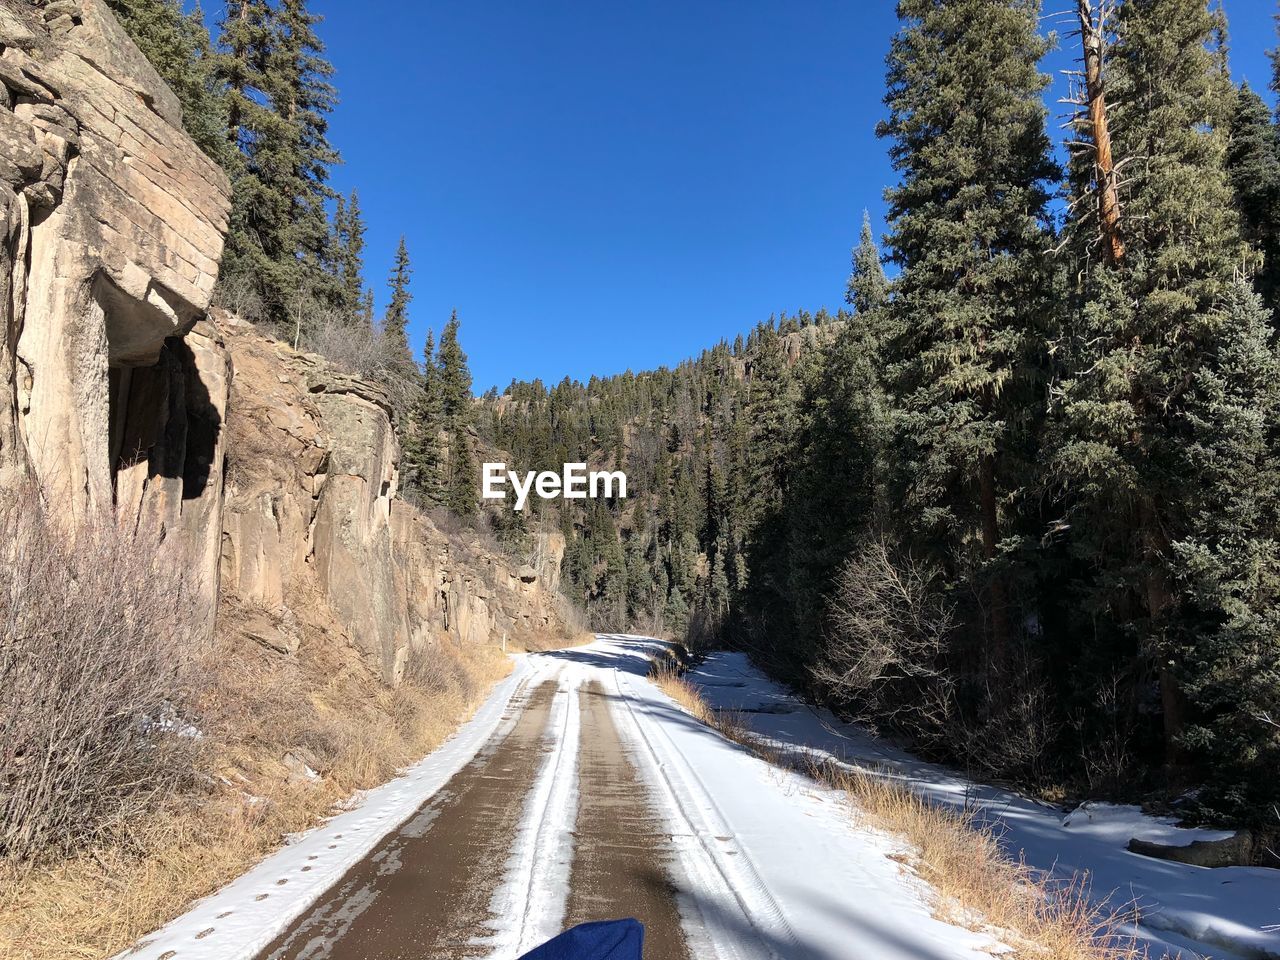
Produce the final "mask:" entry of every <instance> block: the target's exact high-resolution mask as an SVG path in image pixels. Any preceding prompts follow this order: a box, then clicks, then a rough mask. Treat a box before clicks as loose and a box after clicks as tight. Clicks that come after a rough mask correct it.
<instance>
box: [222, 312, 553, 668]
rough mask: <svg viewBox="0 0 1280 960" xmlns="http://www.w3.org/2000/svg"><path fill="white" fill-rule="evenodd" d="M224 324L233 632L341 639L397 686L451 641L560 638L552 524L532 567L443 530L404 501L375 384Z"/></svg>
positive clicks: (466, 534) (279, 645) (225, 582)
mask: <svg viewBox="0 0 1280 960" xmlns="http://www.w3.org/2000/svg"><path fill="white" fill-rule="evenodd" d="M216 331H217V337H218V340H219V341H220V342H221V343H223V344H225V345H226V349H227V351H228V353H229V356H230V362H231V365H232V367H233V368H234V370H235V375H234V377H233V379H232V386H231V396H230V401H229V403H228V406H227V422H226V433H227V436H228V444H229V446H228V448H227V451H228V466H227V479H226V491H227V492H226V504H225V507H224V509H223V516H224V520H223V527H222V529H223V534H222V586H223V593H224V599H225V602H226V603H227V604H228V605H229V607H230V608H231V609H230V613H229V616H230V617H231V619H232V621H233V622H234V623H235V624H237V625H238V627H239V628H240V629H242V630H243V631H244V632H246V633H248V634H249V635H251V636H253V637H254V639H256V640H258V641H259V642H261V643H263V644H265V645H267V646H269V647H272V648H273V649H276V650H279V651H282V652H286V653H288V652H292V651H294V650H296V649H297V645H298V644H299V643H301V642H304V641H305V638H306V636H307V635H309V634H312V633H317V634H318V633H319V632H320V631H328V632H339V633H342V634H345V635H346V636H347V637H349V638H350V640H351V641H352V642H353V643H354V644H355V645H356V646H357V647H358V648H359V649H360V650H361V651H362V652H363V653H364V654H365V655H366V657H367V658H368V659H369V660H370V661H371V662H373V663H374V664H376V665H377V667H378V669H379V670H380V672H381V674H382V676H383V678H384V679H385V680H387V681H388V682H391V683H395V682H398V681H399V679H400V677H401V676H402V675H403V672H404V670H405V667H406V664H407V663H408V661H409V659H410V658H411V657H413V656H414V655H415V654H418V655H423V656H429V655H430V648H431V647H432V646H433V645H434V644H437V643H440V642H443V641H450V642H454V643H458V644H482V643H498V642H502V641H504V640H505V641H506V642H508V643H509V644H510V645H512V646H513V647H536V646H542V645H545V644H548V643H552V642H555V641H557V640H560V641H562V640H563V639H564V638H565V636H566V634H567V632H568V629H569V628H568V627H567V626H566V624H565V618H564V608H563V600H561V599H560V597H559V595H558V593H557V589H558V584H559V569H560V560H561V559H562V557H563V554H564V540H563V538H562V536H561V535H560V533H559V532H558V531H552V532H549V533H547V534H546V535H544V536H541V537H539V538H536V542H535V548H534V551H533V556H532V557H531V562H530V563H526V564H517V563H514V562H513V561H512V560H511V558H509V557H508V556H507V555H505V554H504V553H503V552H502V551H500V550H499V549H497V548H496V546H493V547H490V546H487V545H486V544H485V543H484V542H483V540H482V539H481V538H480V536H479V535H478V534H477V533H476V532H475V531H473V530H470V529H457V530H452V531H451V532H447V531H446V530H444V529H442V528H441V527H440V526H438V525H437V524H436V523H435V522H434V521H433V520H432V519H431V518H430V517H428V516H426V515H425V514H423V513H422V512H421V511H419V510H418V509H417V508H415V507H414V506H412V505H411V504H409V503H407V502H405V501H404V500H401V499H398V498H397V497H396V492H397V487H398V483H399V455H400V454H399V445H398V443H397V441H396V435H395V430H394V426H393V414H392V409H391V405H390V403H389V401H388V400H387V398H386V397H385V396H384V395H383V394H382V393H381V392H380V391H379V390H378V389H377V388H376V387H374V386H372V385H371V384H368V383H365V382H363V381H360V380H357V379H354V378H352V377H348V376H345V375H343V374H342V373H340V372H339V371H337V370H336V369H335V368H334V367H333V366H332V365H331V364H329V363H328V362H327V361H325V360H324V359H323V358H321V357H318V356H316V355H314V354H306V353H299V352H297V351H294V350H292V349H290V348H289V347H288V346H287V345H285V344H283V343H280V342H279V341H276V340H273V339H271V338H269V337H267V336H265V335H263V334H261V333H260V332H258V331H257V330H255V329H254V328H253V327H252V326H250V325H248V324H245V323H242V322H239V321H237V320H235V319H234V318H229V317H221V318H220V319H219V321H218V324H217V326H216Z"/></svg>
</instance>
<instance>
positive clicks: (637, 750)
mask: <svg viewBox="0 0 1280 960" xmlns="http://www.w3.org/2000/svg"><path fill="white" fill-rule="evenodd" d="M654 645H655V641H647V640H645V639H643V638H638V637H624V636H607V637H602V638H601V639H600V640H598V641H597V642H596V643H595V644H593V645H591V646H589V647H585V648H582V649H583V652H584V655H591V656H594V657H595V658H596V659H597V661H599V662H600V663H601V665H602V666H607V667H609V668H611V670H612V673H613V677H612V678H610V679H609V680H606V683H607V684H608V685H607V687H606V689H610V690H612V691H616V699H615V700H614V701H613V703H612V704H611V706H612V708H613V710H614V716H615V718H616V720H617V722H618V726H619V728H620V730H621V731H622V732H623V736H624V737H625V738H626V740H627V742H628V744H629V745H630V747H631V749H632V751H633V754H634V755H635V757H636V758H637V761H638V763H639V766H640V768H641V771H642V773H643V774H644V776H645V778H646V779H647V781H648V782H649V783H650V785H651V786H652V788H653V792H654V794H655V797H656V799H657V802H658V806H659V811H660V813H661V814H662V815H663V816H664V817H665V818H666V821H667V824H668V828H669V829H670V831H671V833H672V835H673V836H672V839H673V844H674V847H675V849H676V852H677V857H678V859H679V863H678V865H677V868H678V869H677V874H678V876H677V883H678V885H679V886H680V887H681V893H680V899H681V904H680V906H681V912H682V915H684V916H685V917H686V927H687V930H686V933H687V934H688V938H689V940H690V952H691V954H692V955H694V956H698V957H714V958H717V960H766V958H769V960H773V958H784V960H846V958H849V957H875V958H877V960H978V958H986V960H989V958H990V953H989V952H988V951H989V950H991V949H992V948H994V947H996V946H997V945H996V944H994V943H993V942H992V940H991V939H990V938H989V937H986V936H983V935H981V934H977V933H973V932H971V931H969V930H965V929H961V928H958V927H954V926H950V925H948V924H945V923H943V922H941V921H939V920H937V919H935V918H934V917H933V916H932V914H931V910H930V908H929V906H928V903H927V901H926V898H925V896H924V891H923V889H922V887H921V885H920V884H919V882H918V881H915V880H913V879H911V878H910V877H908V876H906V875H904V874H903V872H902V870H901V869H900V868H899V866H898V864H897V863H896V862H894V861H892V860H890V859H889V857H888V854H891V853H894V852H895V851H898V850H900V849H901V847H900V844H898V843H897V841H895V840H894V839H892V838H889V837H887V836H885V835H883V834H878V833H873V832H869V831H866V830H859V829H858V828H857V827H856V825H855V823H854V822H853V820H852V818H851V817H850V816H849V811H848V808H847V806H846V805H845V802H844V799H843V797H837V796H836V795H835V794H834V793H832V792H831V791H826V790H822V789H820V788H817V787H816V786H815V785H814V784H813V783H812V782H811V781H808V780H806V779H804V778H801V777H798V776H795V775H792V774H790V773H786V772H783V771H781V770H778V769H777V768H775V767H772V766H770V765H769V764H767V763H764V762H763V761H761V760H759V759H757V758H755V757H754V756H753V755H752V754H751V753H749V752H748V751H747V750H745V749H743V748H742V747H740V746H738V745H737V744H734V743H731V742H730V741H728V740H725V739H724V738H723V737H721V736H720V735H719V734H718V733H716V732H715V731H713V730H711V729H710V728H708V727H706V726H704V725H703V724H701V723H699V722H697V721H695V720H693V719H692V718H691V717H689V716H688V714H686V713H685V712H684V711H683V710H681V709H680V708H679V706H678V705H676V704H675V703H674V702H673V701H672V700H670V699H669V698H668V697H667V696H666V695H665V694H663V693H662V692H661V691H659V690H658V688H657V687H656V686H654V685H653V684H652V683H650V682H649V681H648V680H647V679H645V674H646V672H647V668H648V663H647V660H646V659H645V655H646V653H647V652H650V651H652V650H653V649H654ZM700 928H701V929H700Z"/></svg>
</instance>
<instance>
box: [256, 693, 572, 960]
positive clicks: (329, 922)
mask: <svg viewBox="0 0 1280 960" xmlns="http://www.w3.org/2000/svg"><path fill="white" fill-rule="evenodd" d="M534 682H536V680H535V681H534ZM557 692H558V691H557V684H556V683H554V682H544V683H542V684H541V685H539V686H536V687H534V688H533V689H532V690H531V691H530V692H529V693H528V694H527V695H526V697H525V698H524V699H523V702H522V701H521V700H520V699H513V701H512V702H511V704H510V706H509V709H508V713H509V716H511V717H514V723H513V724H511V726H510V727H509V729H508V730H507V732H506V733H505V735H502V734H501V733H500V734H499V735H498V736H495V737H494V738H493V740H492V741H490V743H489V744H487V745H486V746H485V747H484V748H483V749H482V750H481V752H480V753H479V754H478V755H477V756H476V757H475V758H474V759H473V760H472V761H471V762H470V763H468V764H467V766H466V767H464V768H463V769H462V770H461V771H460V772H459V773H458V774H457V775H456V776H454V778H453V779H452V780H450V781H449V783H448V785H447V786H446V787H445V788H444V789H443V790H441V791H440V792H439V793H437V794H436V796H435V797H433V798H432V800H431V801H430V802H429V803H427V804H426V805H425V806H423V807H422V808H421V809H420V810H419V812H418V813H417V814H415V815H414V816H413V817H411V818H410V819H409V820H408V821H407V822H406V823H405V824H403V825H402V826H401V827H400V828H399V829H397V830H396V831H394V832H393V833H392V834H390V835H389V836H388V837H387V838H385V839H384V840H383V841H382V842H381V843H380V844H379V845H378V847H377V848H375V850H374V851H373V852H372V853H370V854H369V855H368V856H367V857H365V858H364V859H363V860H362V861H360V862H359V863H358V864H356V865H355V866H354V867H352V868H351V870H349V871H348V872H347V874H346V875H345V876H344V877H343V879H342V880H341V881H340V882H339V883H338V884H337V885H335V887H334V888H332V890H331V891H330V892H329V893H328V894H326V895H325V896H324V897H322V898H321V899H320V900H319V901H318V902H317V903H316V904H315V905H314V906H313V907H312V908H311V909H310V910H309V911H308V912H307V913H305V914H304V915H303V916H302V917H301V918H300V919H298V920H297V921H295V922H294V923H293V924H292V925H291V926H290V927H289V928H288V930H286V931H285V933H284V934H282V935H281V936H280V937H279V938H277V940H276V941H275V942H274V943H272V944H271V945H270V946H269V947H268V948H267V949H266V950H265V951H263V952H262V953H261V954H260V955H259V960H400V958H403V960H410V958H412V960H422V958H424V957H430V958H433V960H434V958H442V960H469V958H476V957H483V956H485V955H486V953H487V952H488V951H487V947H486V946H485V945H484V944H482V943H479V942H478V939H479V937H480V936H482V935H483V932H484V931H485V929H486V928H490V929H492V928H494V927H497V926H500V925H501V923H502V920H503V918H502V917H500V916H494V915H493V914H492V913H491V912H490V903H491V900H492V892H493V889H494V887H495V886H497V884H498V882H499V880H500V879H501V878H502V876H503V864H504V862H505V861H506V859H507V855H508V852H509V849H510V838H511V836H512V834H513V832H514V831H515V829H516V825H517V823H518V822H519V821H520V818H521V816H522V814H523V812H524V807H525V797H526V795H527V794H528V793H529V789H530V786H531V785H532V784H533V783H534V781H535V780H536V779H537V778H538V776H539V770H540V768H541V767H542V766H543V765H544V757H545V756H546V752H547V751H548V750H549V749H550V747H549V746H548V743H547V738H548V733H549V725H550V722H551V720H552V704H553V701H554V700H555V699H556V698H557ZM557 739H558V737H557Z"/></svg>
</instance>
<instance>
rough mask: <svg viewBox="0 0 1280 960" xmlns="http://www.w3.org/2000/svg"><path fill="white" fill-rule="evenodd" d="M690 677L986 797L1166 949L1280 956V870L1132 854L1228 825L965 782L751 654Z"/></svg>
mask: <svg viewBox="0 0 1280 960" xmlns="http://www.w3.org/2000/svg"><path fill="white" fill-rule="evenodd" d="M688 679H690V680H691V681H693V682H694V683H696V684H698V685H699V687H700V688H701V690H702V693H703V695H704V697H705V698H706V699H707V701H708V702H709V703H710V704H711V705H712V706H714V707H717V708H720V709H732V710H738V711H743V715H744V718H745V719H746V721H747V722H748V723H749V724H750V726H751V727H752V729H753V730H755V732H757V733H758V734H760V735H761V736H763V737H765V738H767V739H770V740H773V741H776V742H777V743H779V744H780V745H783V746H787V747H802V748H809V749H812V750H814V751H816V752H818V753H820V754H824V755H826V756H829V757H831V758H832V759H835V760H838V761H841V762H844V763H849V764H853V765H862V766H871V765H874V766H875V767H876V768H877V769H882V770H885V771H887V772H888V773H889V774H890V775H892V776H896V777H900V778H901V779H902V780H903V781H904V782H905V783H907V784H909V785H910V786H911V788H912V789H914V790H916V791H918V792H919V793H922V794H924V795H926V796H928V797H930V798H931V799H932V800H934V801H935V802H937V803H940V804H944V805H950V806H953V807H957V808H961V807H966V806H968V807H969V808H973V807H975V806H976V807H978V808H979V809H980V810H981V813H980V818H981V819H983V820H985V821H986V822H989V823H991V824H992V825H993V826H994V827H995V829H996V831H997V833H998V835H999V836H1000V837H1001V839H1002V842H1003V844H1004V846H1005V848H1006V850H1008V852H1009V853H1010V854H1011V855H1012V856H1013V857H1015V858H1016V857H1018V856H1019V855H1021V856H1022V857H1023V858H1024V859H1025V860H1026V862H1027V863H1028V864H1030V865H1031V866H1034V867H1038V868H1040V869H1043V870H1045V871H1047V872H1049V873H1051V874H1053V875H1055V876H1060V877H1070V876H1072V875H1073V874H1078V873H1087V875H1088V882H1089V888H1090V890H1091V892H1092V895H1093V897H1094V898H1095V899H1096V900H1098V901H1105V902H1106V903H1108V904H1110V905H1111V906H1112V907H1123V906H1127V905H1130V904H1136V905H1137V907H1138V908H1139V911H1140V913H1139V915H1140V918H1141V921H1140V925H1139V926H1138V927H1137V928H1136V929H1135V930H1134V931H1133V932H1134V933H1135V934H1137V935H1138V936H1139V937H1141V938H1143V939H1144V940H1145V941H1147V942H1148V943H1149V944H1150V946H1151V947H1152V949H1151V955H1152V956H1153V957H1159V956H1160V955H1161V952H1162V951H1164V952H1168V953H1170V954H1171V955H1174V956H1176V955H1177V953H1178V952H1179V951H1181V952H1182V954H1183V956H1185V957H1198V956H1209V955H1212V956H1213V957H1215V958H1219V960H1224V958H1241V960H1244V958H1272V960H1274V958H1280V928H1278V927H1277V926H1276V925H1277V924H1280V870H1268V869H1262V868H1248V867H1224V868H1219V869H1212V870H1211V869H1206V868H1203V867H1193V866H1188V865H1185V864H1179V863H1171V862H1168V861H1163V860H1154V859H1151V858H1149V857H1144V856H1141V855H1139V854H1135V853H1130V852H1129V851H1128V850H1126V849H1125V845H1126V844H1127V843H1128V842H1129V839H1130V838H1132V837H1135V836H1136V837H1139V838H1140V839H1143V840H1151V841H1154V842H1157V843H1164V844H1175V845H1184V844H1187V843H1191V842H1192V841H1194V840H1211V839H1220V838H1223V837H1226V836H1229V835H1230V834H1228V833H1223V832H1221V831H1212V830H1185V829H1182V828H1179V827H1178V826H1176V825H1175V824H1174V823H1173V822H1172V821H1171V820H1167V819H1160V818H1156V817H1150V816H1147V815H1145V814H1143V813H1142V812H1141V811H1140V810H1139V809H1138V808H1136V807H1129V806H1119V805H1114V804H1101V803H1088V804H1084V805H1082V806H1081V807H1079V808H1077V809H1076V810H1074V811H1071V812H1070V813H1065V814H1064V812H1063V811H1062V810H1061V809H1059V808H1056V807H1052V806H1048V805H1046V804H1041V803H1038V802H1036V801H1034V800H1029V799H1027V798H1025V797H1020V796H1018V795H1017V794H1015V793H1011V792H1009V791H1006V790H1001V789H998V788H996V787H990V786H986V785H983V784H978V783H974V782H972V781H969V780H966V779H965V778H963V777H962V776H960V775H958V774H956V773H954V772H952V771H950V770H948V769H946V768H944V767H941V766H937V765H934V764H929V763H925V762H923V761H920V760H918V759H916V758H915V757H912V756H910V755H909V754H907V753H904V752H902V751H900V750H897V749H895V748H894V747H892V746H890V745H888V744H886V743H884V742H883V741H880V740H877V739H875V738H873V737H871V736H870V735H868V734H867V733H866V731H864V730H862V729H861V728H859V727H857V726H856V725H852V724H846V723H842V722H841V721H839V720H838V719H836V717H834V716H833V715H832V714H831V713H829V712H828V711H825V710H816V709H814V708H812V707H809V706H808V705H806V704H805V703H803V702H802V701H800V700H798V699H797V698H795V697H793V696H792V695H791V694H790V693H788V692H787V691H786V690H785V689H784V688H783V687H781V686H780V685H778V684H776V683H774V682H773V681H771V680H770V679H768V678H767V677H766V676H764V675H763V674H762V673H761V672H760V671H759V670H757V669H756V668H755V667H753V666H752V665H751V663H750V661H749V660H748V659H747V658H746V656H745V655H743V654H739V653H721V654H716V655H715V656H713V657H711V658H709V659H708V660H707V661H706V662H705V663H704V664H703V665H702V666H701V667H700V668H699V669H698V670H696V671H694V672H692V673H690V674H689V677H688Z"/></svg>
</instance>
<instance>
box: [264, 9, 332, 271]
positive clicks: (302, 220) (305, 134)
mask: <svg viewBox="0 0 1280 960" xmlns="http://www.w3.org/2000/svg"><path fill="white" fill-rule="evenodd" d="M309 2H310V0H278V7H277V11H276V38H275V44H274V48H273V51H272V54H273V55H272V57H271V61H270V63H271V69H270V72H269V76H270V77H271V80H272V83H271V87H270V89H269V90H268V94H269V96H270V97H271V101H272V105H273V107H274V108H275V110H276V112H277V113H278V114H279V115H280V116H281V117H283V118H284V120H285V121H286V123H287V130H288V133H289V139H288V141H287V142H286V143H284V144H281V145H280V147H281V148H282V149H281V151H280V156H279V159H280V160H282V161H283V162H285V163H286V164H287V166H286V167H285V169H284V176H285V177H286V178H287V181H286V182H287V183H288V186H289V189H290V193H291V196H290V221H289V223H288V225H287V227H286V229H285V242H286V246H287V249H288V250H289V251H290V252H291V253H292V254H293V256H294V258H295V261H296V263H297V266H298V269H299V270H300V271H301V273H302V276H301V277H300V278H299V279H298V283H299V284H300V285H304V286H307V287H310V288H312V289H323V286H324V277H325V275H324V263H325V262H326V260H328V259H330V258H331V254H330V251H329V243H330V240H331V233H330V229H329V221H328V217H327V214H326V204H327V202H328V201H329V200H330V199H332V198H333V197H334V196H335V194H334V192H333V190H332V188H330V186H329V182H328V181H329V170H330V168H331V167H332V166H333V165H334V164H336V163H338V162H339V157H338V152H337V150H335V149H334V148H333V146H332V145H331V144H330V143H329V140H328V128H329V120H328V117H329V114H330V113H331V112H332V111H333V108H334V106H335V105H336V104H337V100H338V96H337V91H336V90H335V88H334V86H333V84H332V82H331V78H332V77H333V72H334V71H333V66H332V65H331V64H330V63H329V62H328V61H327V60H325V59H324V44H323V43H322V42H321V41H320V37H319V35H318V34H317V33H316V27H317V25H319V24H320V23H321V22H322V21H323V20H324V18H323V17H322V16H320V15H318V14H313V13H311V12H310V11H309V10H308V9H307V8H308V4H309Z"/></svg>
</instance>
